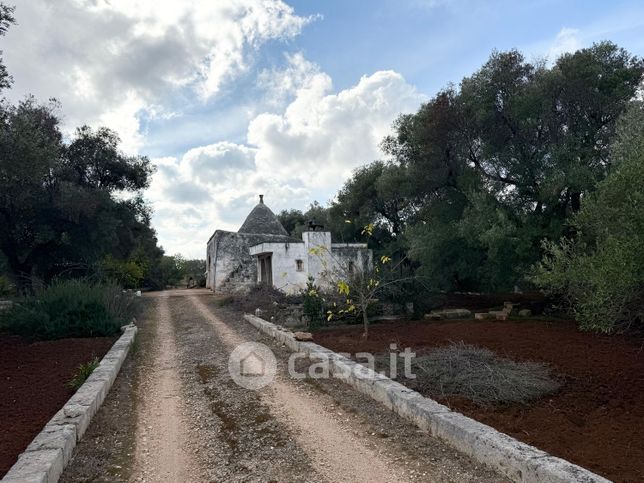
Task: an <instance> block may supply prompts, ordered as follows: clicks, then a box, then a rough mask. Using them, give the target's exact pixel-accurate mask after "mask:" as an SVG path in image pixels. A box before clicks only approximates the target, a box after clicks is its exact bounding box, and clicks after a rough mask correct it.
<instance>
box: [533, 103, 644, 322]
mask: <svg viewBox="0 0 644 483" xmlns="http://www.w3.org/2000/svg"><path fill="white" fill-rule="evenodd" d="M643 125H644V104H642V103H634V104H633V106H632V107H631V109H630V110H629V111H628V112H627V114H626V115H625V116H624V118H623V119H622V121H621V123H620V128H619V131H618V137H617V141H616V142H615V145H614V148H613V158H612V162H613V167H612V171H611V172H610V174H609V175H608V176H607V177H606V179H604V180H603V181H602V182H600V183H599V185H598V186H597V191H596V192H595V193H593V194H591V195H590V196H588V198H587V199H585V200H584V204H583V206H582V209H581V211H580V212H578V213H577V214H576V215H575V216H574V217H573V220H572V223H571V224H572V227H573V228H574V232H575V236H574V237H571V238H564V239H562V240H560V241H559V243H552V242H544V248H545V255H544V258H543V259H542V261H541V262H540V263H539V264H538V265H537V266H536V267H535V269H534V272H533V274H532V281H533V282H535V283H536V284H537V285H538V286H540V287H542V288H543V289H545V290H546V291H547V292H549V293H551V294H553V295H557V296H560V297H562V299H563V300H564V301H565V302H566V303H567V305H568V306H569V308H570V309H571V310H572V312H573V314H574V316H575V318H576V319H577V320H578V321H579V322H580V327H581V328H582V329H587V330H595V331H599V332H607V333H610V332H615V331H619V330H625V329H627V328H629V327H633V326H637V325H638V324H639V325H641V324H642V323H643V322H644V235H643V234H644V209H642V207H643V206H644V188H643V187H644V130H643V129H642V126H643Z"/></svg>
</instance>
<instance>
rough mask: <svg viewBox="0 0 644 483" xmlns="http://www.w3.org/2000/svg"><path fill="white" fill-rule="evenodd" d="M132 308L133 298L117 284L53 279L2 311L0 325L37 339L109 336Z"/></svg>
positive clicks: (126, 318) (127, 316) (130, 312)
mask: <svg viewBox="0 0 644 483" xmlns="http://www.w3.org/2000/svg"><path fill="white" fill-rule="evenodd" d="M134 311H135V299H134V298H133V297H132V296H131V295H128V294H124V293H123V292H122V290H121V288H120V287H118V286H117V285H113V284H101V283H91V282H88V281H86V280H65V281H56V282H54V283H52V284H51V285H50V286H48V287H46V288H44V289H42V290H39V291H38V292H37V293H36V294H35V295H32V296H27V297H23V298H22V299H21V300H18V301H17V303H16V304H14V305H13V306H12V308H11V309H9V310H6V311H4V312H2V313H1V314H0V328H2V329H3V330H5V331H7V332H10V333H14V334H17V335H22V336H25V337H30V338H33V339H40V340H52V339H62V338H65V337H101V336H110V335H114V334H116V333H117V332H118V331H119V328H120V327H121V326H122V325H125V324H127V323H129V322H130V320H131V318H132V316H133V315H134Z"/></svg>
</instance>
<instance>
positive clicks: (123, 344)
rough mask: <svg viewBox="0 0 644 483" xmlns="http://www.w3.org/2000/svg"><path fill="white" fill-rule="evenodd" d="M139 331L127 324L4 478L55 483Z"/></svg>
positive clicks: (37, 482)
mask: <svg viewBox="0 0 644 483" xmlns="http://www.w3.org/2000/svg"><path fill="white" fill-rule="evenodd" d="M136 332H137V328H136V326H134V325H128V326H125V327H124V328H123V335H121V337H120V338H119V340H117V341H116V342H115V343H114V345H113V346H112V348H111V349H110V350H109V352H108V353H107V354H105V357H103V359H102V360H101V363H100V364H99V366H98V367H97V368H96V369H95V370H94V372H92V374H91V375H90V376H89V377H88V378H87V381H85V383H84V384H83V385H82V386H81V387H80V388H79V389H78V391H76V393H75V394H74V395H73V396H72V397H71V398H70V399H69V400H68V401H67V403H66V404H65V405H64V406H63V408H62V409H61V410H60V411H58V412H57V413H56V414H55V415H54V417H53V418H51V420H50V421H49V422H48V423H47V424H46V425H45V427H44V428H43V430H42V431H41V432H40V433H39V434H38V435H37V436H36V437H35V438H34V440H33V441H32V442H31V444H30V445H29V446H27V449H26V450H25V451H24V453H22V454H21V455H20V457H19V458H18V461H17V462H16V463H15V464H14V465H13V466H12V467H11V469H10V470H9V472H8V473H7V474H6V475H5V477H4V478H3V479H2V481H3V482H7V483H9V482H11V483H18V482H21V483H54V482H57V481H58V479H59V478H60V475H62V473H63V469H64V468H65V466H66V465H67V463H68V462H69V460H70V458H71V456H72V452H73V450H74V447H75V446H76V443H77V442H78V441H80V440H81V438H82V437H83V435H84V434H85V431H86V430H87V427H88V426H89V423H90V421H91V420H92V418H93V417H94V415H95V414H96V412H97V411H98V408H99V407H100V406H101V404H103V401H104V400H105V396H107V393H108V392H109V390H110V388H111V387H112V384H113V383H114V380H115V379H116V376H117V375H118V373H119V370H120V369H121V366H122V364H123V361H125V358H126V357H127V354H128V352H129V350H130V347H131V345H132V343H133V342H134V338H135V337H136Z"/></svg>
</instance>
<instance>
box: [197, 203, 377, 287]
mask: <svg viewBox="0 0 644 483" xmlns="http://www.w3.org/2000/svg"><path fill="white" fill-rule="evenodd" d="M317 228H320V227H315V226H314V225H313V228H312V229H311V230H309V231H305V232H304V233H302V239H298V238H294V237H292V236H290V235H289V234H288V233H287V231H286V230H285V229H284V227H283V226H282V224H281V223H280V222H279V220H278V219H277V217H276V216H275V214H274V213H273V212H272V211H271V210H270V208H269V207H268V206H266V205H265V204H264V199H263V195H259V203H258V204H257V206H255V208H253V210H252V211H251V212H250V213H249V215H248V216H247V217H246V220H245V221H244V223H243V224H242V226H241V228H239V230H238V231H237V232H230V231H223V230H216V231H215V233H214V234H213V235H212V236H211V237H210V239H209V240H208V244H207V249H206V265H207V267H206V268H207V273H206V286H207V287H208V288H210V289H211V290H212V291H214V292H221V293H227V292H239V291H244V290H247V289H249V288H250V287H252V286H253V285H255V284H258V283H266V284H269V285H272V286H274V287H275V288H277V289H279V290H282V291H284V292H287V293H295V292H298V291H299V290H301V289H302V288H304V287H305V286H306V283H307V281H308V279H309V277H312V278H313V280H314V281H315V283H316V284H318V285H325V284H328V283H329V278H328V277H326V276H325V274H328V273H329V272H330V271H333V270H334V267H336V266H337V265H338V264H342V265H343V266H344V267H355V268H356V269H362V268H364V267H365V266H369V265H371V263H372V256H373V255H372V252H371V250H370V249H368V248H367V244H366V243H332V241H331V233H330V232H328V231H318V230H317Z"/></svg>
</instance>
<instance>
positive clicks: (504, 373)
mask: <svg viewBox="0 0 644 483" xmlns="http://www.w3.org/2000/svg"><path fill="white" fill-rule="evenodd" d="M412 368H413V372H414V373H415V374H416V379H415V380H414V386H415V388H416V389H417V390H418V391H420V392H422V393H423V394H428V395H431V396H439V397H443V398H449V397H455V396H460V397H464V398H467V399H469V400H471V401H473V402H475V403H477V404H480V405H483V406H487V405H500V404H511V403H519V404H526V403H528V402H530V401H533V400H535V399H539V398H540V397H543V396H544V395H546V394H550V393H552V392H555V391H556V390H557V389H558V388H559V383H558V382H557V381H556V380H555V379H554V378H553V377H552V376H551V373H550V369H549V368H548V367H547V366H546V365H544V364H540V363H537V362H515V361H512V360H510V359H506V358H504V357H499V356H497V355H496V354H495V353H494V352H492V351H491V350H489V349H485V348H481V347H475V346H472V345H468V344H465V343H463V342H462V341H461V342H459V343H455V344H452V345H449V346H445V347H439V348H436V349H432V350H431V351H429V352H428V353H427V354H425V355H423V356H421V357H417V358H415V359H413V362H412Z"/></svg>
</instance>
